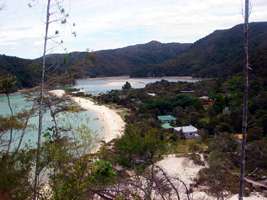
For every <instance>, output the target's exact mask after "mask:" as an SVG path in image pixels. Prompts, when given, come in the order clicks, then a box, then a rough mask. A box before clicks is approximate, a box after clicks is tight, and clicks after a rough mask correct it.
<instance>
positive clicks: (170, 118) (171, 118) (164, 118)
mask: <svg viewBox="0 0 267 200" xmlns="http://www.w3.org/2000/svg"><path fill="white" fill-rule="evenodd" d="M158 120H159V121H160V122H161V123H171V122H175V121H176V118H175V117H174V116H172V115H159V116H158Z"/></svg>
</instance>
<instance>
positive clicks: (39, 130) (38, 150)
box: [33, 0, 51, 200]
mask: <svg viewBox="0 0 267 200" xmlns="http://www.w3.org/2000/svg"><path fill="white" fill-rule="evenodd" d="M50 3H51V0H47V9H46V26H45V38H44V49H43V64H42V78H41V91H40V102H39V104H40V105H39V126H38V140H37V152H36V168H35V175H34V194H33V199H34V200H37V199H38V195H37V193H38V192H37V187H38V185H39V173H40V172H39V159H40V158H39V157H40V146H41V134H42V126H43V100H44V82H45V70H46V69H45V66H46V50H47V40H48V29H49V23H50V22H49V19H50Z"/></svg>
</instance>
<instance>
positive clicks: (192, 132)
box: [174, 125, 200, 139]
mask: <svg viewBox="0 0 267 200" xmlns="http://www.w3.org/2000/svg"><path fill="white" fill-rule="evenodd" d="M174 131H175V132H177V133H180V134H182V136H184V137H185V139H195V138H199V137H200V135H199V133H198V129H197V128H196V127H194V126H192V125H189V126H181V127H174Z"/></svg>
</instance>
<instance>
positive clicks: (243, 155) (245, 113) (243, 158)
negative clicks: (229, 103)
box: [239, 0, 249, 200]
mask: <svg viewBox="0 0 267 200" xmlns="http://www.w3.org/2000/svg"><path fill="white" fill-rule="evenodd" d="M248 23H249V0H245V24H244V36H245V41H244V50H245V66H244V96H243V116H242V134H243V138H242V144H241V165H240V183H239V184H240V185H239V200H243V196H244V183H245V182H244V178H245V167H246V143H247V128H248V92H249V91H248V90H249V53H248V46H249V45H248V26H249V25H248Z"/></svg>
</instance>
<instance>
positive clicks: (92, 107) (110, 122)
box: [49, 90, 125, 152]
mask: <svg viewBox="0 0 267 200" xmlns="http://www.w3.org/2000/svg"><path fill="white" fill-rule="evenodd" d="M49 93H50V94H52V95H55V96H57V97H59V98H61V97H63V96H64V95H65V91H64V90H51V91H49ZM70 98H71V99H72V100H73V101H74V102H76V103H77V104H78V105H79V106H80V107H81V108H83V109H85V110H88V111H92V112H95V113H96V114H97V116H98V119H99V120H100V121H101V123H102V124H103V134H101V140H102V141H104V142H110V141H112V140H113V139H115V138H118V137H120V136H121V135H122V134H123V131H124V128H125V122H124V121H123V119H122V118H121V116H120V115H119V114H118V113H117V112H116V111H115V110H112V109H110V108H108V107H107V106H104V105H97V104H95V103H94V102H93V101H92V100H90V99H87V98H82V97H72V96H70ZM98 148H99V146H98V147H97V148H96V149H94V150H93V152H95V151H97V149H98Z"/></svg>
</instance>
